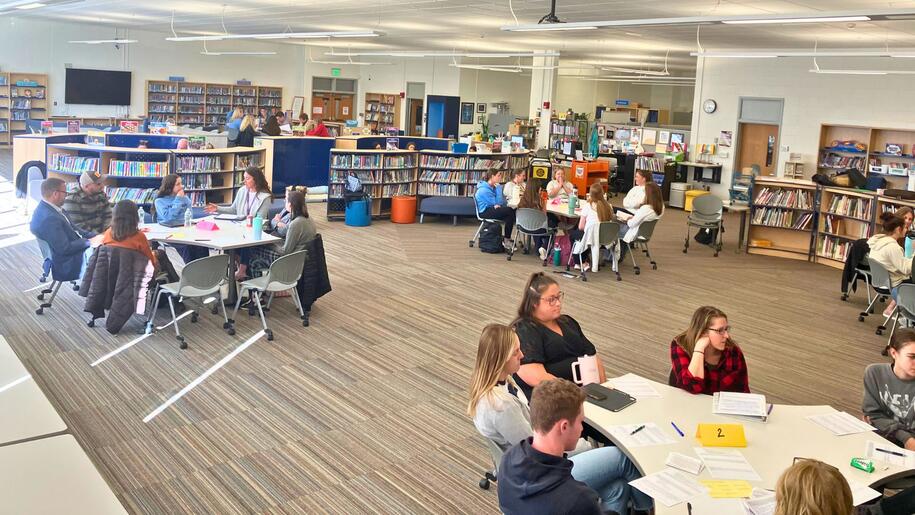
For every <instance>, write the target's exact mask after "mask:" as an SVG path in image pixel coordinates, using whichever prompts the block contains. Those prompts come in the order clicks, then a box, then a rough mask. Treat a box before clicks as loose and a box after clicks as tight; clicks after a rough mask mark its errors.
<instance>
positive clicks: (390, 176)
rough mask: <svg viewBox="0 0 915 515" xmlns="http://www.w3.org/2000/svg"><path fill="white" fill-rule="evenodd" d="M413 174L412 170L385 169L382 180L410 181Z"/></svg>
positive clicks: (387, 181)
mask: <svg viewBox="0 0 915 515" xmlns="http://www.w3.org/2000/svg"><path fill="white" fill-rule="evenodd" d="M413 177H414V175H413V170H410V169H406V170H385V171H384V182H386V183H389V182H412V181H413V180H414V179H413Z"/></svg>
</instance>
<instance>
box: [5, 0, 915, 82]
mask: <svg viewBox="0 0 915 515" xmlns="http://www.w3.org/2000/svg"><path fill="white" fill-rule="evenodd" d="M3 3H4V0H0V7H2V5H3ZM557 4H558V5H557V14H558V16H559V17H560V18H561V19H562V20H563V21H567V22H574V21H595V20H607V19H637V18H669V17H678V16H697V15H722V16H725V15H759V14H773V13H774V14H787V13H791V14H795V13H797V14H800V13H812V12H816V11H832V12H834V11H840V10H866V9H868V8H873V9H887V8H893V9H901V8H915V1H901V2H886V1H870V0H762V1H760V0H735V1H728V0H720V1H715V0H678V1H669V0H664V1H660V0H641V1H632V0H557ZM224 5H225V7H223V6H224ZM549 5H550V2H549V0H511V7H512V8H513V9H514V13H515V16H517V19H518V21H519V22H520V23H535V22H536V21H537V20H539V19H540V18H541V17H542V16H543V15H544V14H546V13H547V12H548V11H549ZM223 12H224V20H225V26H226V28H227V30H228V31H229V32H230V33H239V34H242V33H261V32H283V31H286V30H291V31H294V32H300V31H309V30H315V31H317V30H321V31H329V30H366V29H368V30H376V31H379V32H381V33H383V36H381V37H377V38H365V39H352V40H340V39H338V40H335V41H334V42H333V43H331V42H330V41H328V42H320V41H316V40H309V41H308V44H309V45H313V46H315V47H325V48H326V47H330V46H331V45H333V48H334V50H337V51H340V50H345V49H346V48H352V49H353V51H358V50H366V51H369V50H371V51H379V50H389V49H396V50H455V49H456V50H475V51H508V50H513V51H530V50H547V49H552V50H558V51H560V52H561V53H562V55H563V61H562V62H563V65H566V64H569V63H571V62H573V61H580V62H588V63H605V64H608V65H615V66H627V67H636V68H639V67H641V68H645V69H657V68H661V67H663V63H664V59H665V54H666V53H667V52H668V51H669V52H670V58H669V64H670V68H671V71H672V72H674V73H678V74H681V73H682V74H687V73H689V72H691V71H692V69H693V68H694V67H695V58H692V57H690V56H689V52H691V51H695V50H697V43H696V38H697V34H696V32H697V29H696V27H695V26H676V27H642V28H627V29H625V30H623V29H601V30H589V31H574V32H573V31H569V32H546V33H536V32H524V33H511V32H503V31H500V30H499V27H500V26H502V25H507V24H511V23H514V20H513V18H512V14H511V11H510V2H509V0H331V1H328V0H234V1H233V2H231V3H229V4H227V5H226V4H225V2H224V1H207V0H157V1H149V0H135V1H125V0H83V1H81V2H77V3H69V4H64V5H49V6H47V7H44V8H40V9H34V10H30V11H21V12H16V13H15V16H19V17H38V18H47V19H53V20H58V21H70V22H76V23H90V24H101V25H106V26H111V27H113V28H128V29H143V30H149V31H157V32H161V33H163V34H165V33H170V32H171V29H170V23H171V18H172V13H174V27H175V30H176V31H177V33H178V35H193V34H217V33H221V32H222V27H221V25H220V18H221V15H222V13H223ZM699 41H700V42H701V44H702V47H703V48H705V49H706V50H709V49H715V50H723V49H734V48H740V49H751V48H757V49H764V48H799V49H812V48H813V46H814V43H815V42H818V43H819V47H820V48H821V49H822V48H882V47H884V46H887V45H888V46H890V47H899V48H915V21H892V22H883V21H881V22H857V23H855V24H853V26H849V24H846V23H831V24H803V25H796V24H795V25H755V26H747V25H705V26H702V28H701V30H700V32H699ZM174 44H175V45H192V44H193V45H199V43H174ZM312 54H313V55H314V56H315V58H316V59H318V58H320V56H321V55H322V54H323V51H322V49H320V48H315V49H314V50H313V51H312ZM362 60H371V59H370V58H368V59H362ZM465 62H474V61H473V60H467V59H465ZM502 62H505V61H502Z"/></svg>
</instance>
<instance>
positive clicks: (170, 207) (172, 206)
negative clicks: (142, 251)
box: [153, 173, 191, 225]
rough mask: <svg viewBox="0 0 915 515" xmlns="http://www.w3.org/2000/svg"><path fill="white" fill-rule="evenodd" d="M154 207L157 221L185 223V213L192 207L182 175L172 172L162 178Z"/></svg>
mask: <svg viewBox="0 0 915 515" xmlns="http://www.w3.org/2000/svg"><path fill="white" fill-rule="evenodd" d="M153 208H154V217H155V222H157V223H160V224H163V225H180V224H182V223H184V215H185V213H187V210H188V209H190V208H191V199H190V198H188V196H187V195H186V194H185V193H184V184H183V183H182V182H181V177H179V176H178V175H175V174H173V173H172V174H168V175H166V176H165V177H163V178H162V183H161V184H160V185H159V191H158V192H157V193H156V201H155V202H154V203H153Z"/></svg>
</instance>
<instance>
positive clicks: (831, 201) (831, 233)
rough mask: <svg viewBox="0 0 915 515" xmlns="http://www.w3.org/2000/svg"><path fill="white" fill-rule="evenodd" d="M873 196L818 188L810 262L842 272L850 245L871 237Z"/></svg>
mask: <svg viewBox="0 0 915 515" xmlns="http://www.w3.org/2000/svg"><path fill="white" fill-rule="evenodd" d="M875 205H876V199H875V195H874V193H873V192H864V191H859V190H852V189H848V188H821V190H820V199H819V210H818V211H819V217H818V218H819V221H818V223H817V232H816V245H815V247H814V251H815V254H814V261H815V262H817V263H821V264H824V265H827V266H832V267H834V268H843V267H844V266H845V258H846V257H847V256H848V251H849V249H850V248H851V244H852V242H854V241H855V240H859V239H861V238H869V237H870V236H871V235H873V233H874V207H875Z"/></svg>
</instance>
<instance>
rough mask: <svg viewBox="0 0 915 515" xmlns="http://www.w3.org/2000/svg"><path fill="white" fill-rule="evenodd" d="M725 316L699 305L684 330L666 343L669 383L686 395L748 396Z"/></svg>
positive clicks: (743, 362) (743, 370)
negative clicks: (737, 394) (685, 392)
mask: <svg viewBox="0 0 915 515" xmlns="http://www.w3.org/2000/svg"><path fill="white" fill-rule="evenodd" d="M730 330H731V326H729V325H728V317H727V315H725V314H724V313H723V312H722V311H721V310H720V309H718V308H715V307H712V306H702V307H701V308H699V309H697V310H696V312H695V313H693V318H692V320H691V321H690V323H689V328H687V329H686V331H684V332H682V333H680V334H679V335H677V337H676V338H674V340H673V341H672V342H670V361H671V371H670V379H669V384H670V385H671V386H676V387H677V388H682V389H684V390H686V391H687V392H690V393H704V394H707V395H711V394H713V393H715V392H722V391H724V392H744V393H750V380H749V377H748V374H747V362H746V360H745V359H744V357H743V352H741V350H740V347H739V346H737V343H735V342H734V340H731V333H730Z"/></svg>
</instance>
